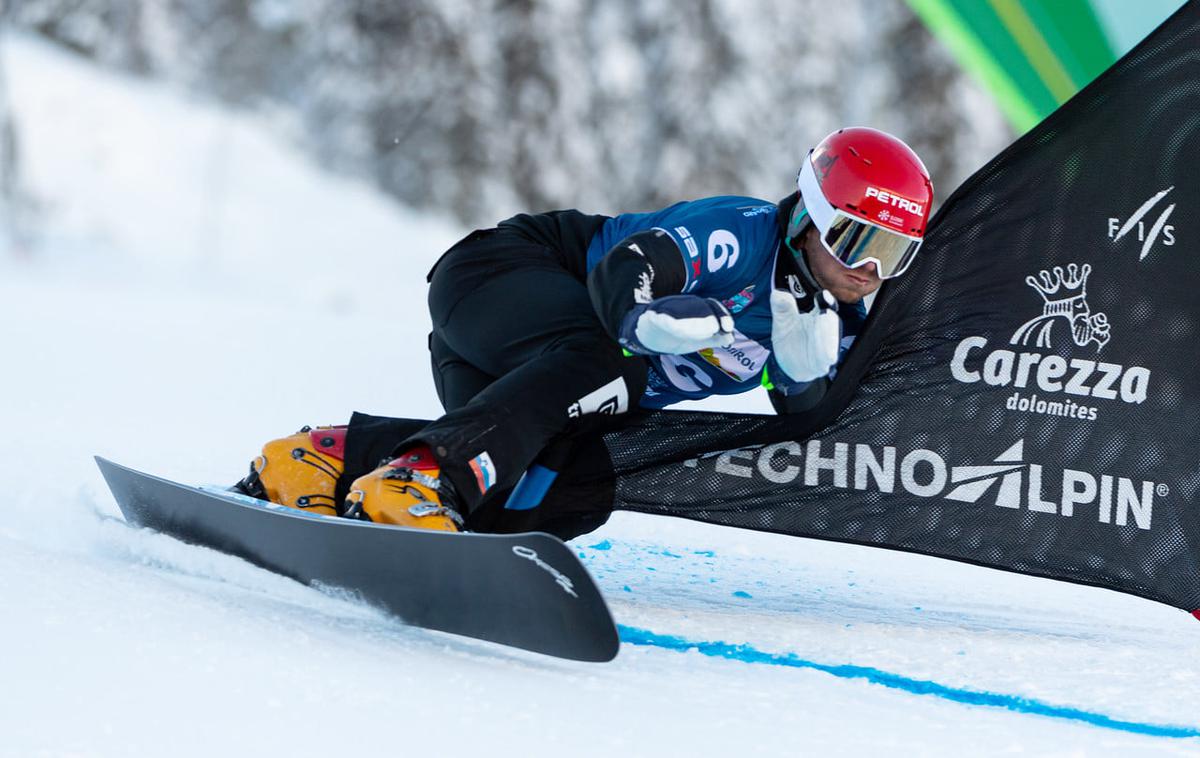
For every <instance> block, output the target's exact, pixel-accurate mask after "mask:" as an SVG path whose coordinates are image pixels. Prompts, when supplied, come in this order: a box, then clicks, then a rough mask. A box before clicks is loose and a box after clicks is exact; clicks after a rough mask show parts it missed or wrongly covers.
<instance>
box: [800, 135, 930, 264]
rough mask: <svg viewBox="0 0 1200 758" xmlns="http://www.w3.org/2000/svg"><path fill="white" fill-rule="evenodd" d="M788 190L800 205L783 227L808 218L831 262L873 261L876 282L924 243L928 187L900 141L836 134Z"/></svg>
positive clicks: (909, 258)
mask: <svg viewBox="0 0 1200 758" xmlns="http://www.w3.org/2000/svg"><path fill="white" fill-rule="evenodd" d="M796 185H797V187H798V189H799V190H800V196H801V198H802V199H803V203H800V204H798V205H797V206H796V210H795V211H793V212H792V219H791V225H790V226H789V229H797V230H798V229H802V228H803V225H802V222H803V220H804V219H805V217H808V218H811V219H812V222H813V224H814V225H816V227H817V230H818V231H819V232H820V234H821V241H822V242H824V243H825V247H826V248H827V249H828V250H829V252H830V253H831V254H832V255H833V257H835V258H837V259H838V260H839V261H841V263H842V264H843V265H845V266H848V267H850V268H857V267H858V266H862V265H864V264H866V263H867V262H868V261H874V263H875V267H876V269H877V270H878V271H879V276H880V277H882V278H884V279H887V278H889V277H893V276H899V275H900V274H902V273H904V270H905V269H907V268H908V266H909V264H910V263H912V261H913V258H914V257H915V256H916V254H917V249H918V248H920V247H921V241H922V240H923V239H924V237H925V225H926V223H927V222H928V221H929V207H930V205H932V204H933V183H932V182H931V181H929V172H928V171H926V170H925V164H923V163H921V159H920V158H918V157H917V154H916V153H914V152H913V151H912V148H910V147H909V146H908V145H906V144H904V142H902V141H901V140H899V139H897V138H895V137H893V136H892V135H890V134H887V133H885V132H881V131H878V130H877V129H867V128H865V127H852V128H849V129H839V130H838V131H836V132H834V133H833V134H831V135H829V136H828V137H826V138H825V139H823V140H821V142H820V144H818V145H817V146H816V147H815V148H813V149H812V150H811V151H810V152H809V154H808V157H807V158H806V159H805V160H804V164H803V165H802V166H801V167H800V175H799V176H798V177H797V179H796Z"/></svg>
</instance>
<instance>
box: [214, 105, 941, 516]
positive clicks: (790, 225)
mask: <svg viewBox="0 0 1200 758" xmlns="http://www.w3.org/2000/svg"><path fill="white" fill-rule="evenodd" d="M932 200H933V187H932V184H931V182H930V179H929V175H928V172H927V171H926V170H925V167H924V165H923V164H922V163H921V161H920V159H919V158H918V157H917V155H916V154H915V153H914V152H913V151H912V150H911V149H910V148H909V147H908V146H907V145H906V144H904V142H902V141H901V140H899V139H897V138H896V137H893V136H891V135H888V134H885V133H883V132H880V131H876V130H874V129H866V128H848V129H842V130H839V131H837V132H835V133H833V134H831V135H829V136H828V137H826V138H825V139H824V140H822V141H821V142H820V143H819V144H818V145H817V146H816V147H815V148H814V149H813V150H811V151H809V154H808V156H807V158H806V159H805V160H804V161H803V165H802V167H801V169H800V172H799V176H798V178H797V191H796V192H794V193H792V194H791V195H789V196H788V197H786V198H784V199H783V200H782V201H780V202H779V203H777V204H776V203H770V202H767V201H764V200H758V199H754V198H750V197H736V196H722V197H711V198H706V199H702V200H695V201H688V202H680V203H676V204H675V205H672V206H670V207H668V208H665V209H662V210H659V211H654V212H650V213H629V214H622V215H618V216H614V217H607V216H599V215H587V214H584V213H581V212H579V211H576V210H565V211H554V212H549V213H542V214H536V215H528V214H521V215H517V216H514V217H513V218H510V219H507V220H506V221H502V222H500V224H498V225H497V226H496V227H495V228H492V229H482V230H477V231H474V232H472V233H471V234H469V235H467V237H466V238H464V239H463V240H461V241H459V242H458V243H457V244H455V245H454V246H453V247H451V248H450V250H449V251H447V252H446V253H445V255H443V256H442V258H441V259H440V260H439V261H438V263H437V264H436V265H435V266H434V268H433V270H432V271H431V272H430V274H429V282H430V290H429V310H430V314H431V316H432V319H433V332H432V334H431V335H430V337H429V350H430V354H431V358H432V364H433V376H434V382H435V384H436V387H437V392H438V397H439V399H440V400H441V402H442V405H443V406H444V408H445V410H446V414H445V415H444V416H442V417H441V418H439V419H437V420H435V421H433V422H431V423H430V424H428V425H427V426H425V427H424V428H423V429H421V430H420V431H419V432H418V433H416V434H414V435H411V436H409V437H408V438H407V439H404V440H403V441H402V442H401V443H400V444H399V445H398V446H394V448H393V447H389V448H388V453H389V454H388V455H387V460H386V462H385V463H383V464H382V465H379V466H378V468H375V469H374V470H373V471H369V473H368V470H366V469H364V470H363V471H359V472H353V471H347V470H346V466H345V465H344V464H343V459H344V452H345V444H346V439H347V427H322V428H318V429H309V428H307V427H306V428H305V429H303V430H302V431H301V432H299V433H297V434H295V435H293V436H290V437H285V438H283V439H280V440H275V441H273V442H269V443H267V445H266V446H265V447H264V448H263V452H262V454H261V455H260V456H258V457H257V458H256V459H255V460H254V461H253V463H252V464H251V471H250V474H249V476H247V477H246V479H244V480H243V481H242V482H240V483H239V485H238V487H239V488H240V489H241V490H242V491H243V492H246V493H248V494H251V495H254V496H256V497H260V498H264V499H269V500H272V501H274V502H277V503H282V504H284V505H288V506H292V507H296V508H302V509H307V510H310V511H314V512H318V513H324V514H327V515H339V516H346V517H351V518H361V519H369V520H371V521H375V522H382V523H390V524H400V525H404V526H412V527H424V528H428V529H439V530H447V531H457V530H461V529H463V528H464V524H466V525H468V526H470V524H469V522H470V519H471V515H472V514H473V513H474V512H475V511H476V509H477V508H478V507H479V506H480V504H481V503H482V502H483V501H484V499H485V496H487V495H488V493H489V492H499V491H506V490H508V489H510V488H512V487H513V486H514V485H515V484H516V483H517V482H518V480H519V479H520V478H521V477H522V475H523V474H524V473H525V472H526V471H527V470H530V471H532V470H536V468H537V467H536V466H534V464H536V463H537V462H538V461H539V455H542V454H543V453H544V451H546V450H547V449H548V446H549V444H550V443H551V442H552V441H554V440H556V439H560V438H561V437H562V436H563V435H565V434H568V433H571V432H572V431H576V430H578V428H580V426H581V425H584V424H588V423H595V422H597V421H600V420H601V419H604V420H605V421H609V422H611V421H613V420H614V419H613V418H612V417H616V419H615V420H616V421H618V422H619V421H620V419H622V418H629V417H630V412H631V411H636V410H638V409H660V408H663V407H665V406H668V405H671V404H672V403H676V402H678V401H681V400H687V399H699V398H703V397H707V396H709V395H714V394H735V393H741V392H747V391H749V390H752V389H754V388H756V387H758V386H760V385H761V386H764V387H766V388H767V390H768V392H769V393H770V399H771V403H772V405H773V406H774V408H775V409H776V411H777V412H779V413H794V412H800V411H804V410H808V409H810V408H812V407H813V406H814V405H815V404H816V403H817V402H818V401H819V400H820V398H821V396H822V395H823V394H824V392H825V389H826V387H827V386H828V384H829V382H830V380H831V378H832V376H833V375H834V373H835V372H836V366H837V364H838V361H839V359H840V357H841V356H842V355H844V354H845V352H846V349H847V348H848V347H849V344H850V343H851V342H852V341H853V339H854V337H855V336H856V335H857V334H858V333H859V331H860V329H861V328H862V325H863V323H864V321H865V318H866V307H865V306H864V304H863V298H864V297H865V296H867V295H870V294H872V293H874V292H875V291H876V290H877V289H878V288H879V286H880V284H881V280H882V279H886V278H889V277H895V276H899V275H900V274H902V273H903V272H904V271H905V269H906V268H907V267H908V266H909V264H911V262H912V260H913V258H914V256H915V255H916V252H917V250H918V248H919V247H920V245H921V241H922V238H923V236H924V233H925V226H926V222H927V220H928V217H929V212H930V205H931V203H932ZM350 432H351V433H357V432H355V431H354V426H353V425H351V427H350ZM391 443H392V444H394V440H393V441H391ZM376 460H377V459H376ZM372 465H374V464H372ZM531 466H533V467H534V468H533V469H531ZM360 474H361V475H360ZM343 494H344V495H345V496H344V497H343Z"/></svg>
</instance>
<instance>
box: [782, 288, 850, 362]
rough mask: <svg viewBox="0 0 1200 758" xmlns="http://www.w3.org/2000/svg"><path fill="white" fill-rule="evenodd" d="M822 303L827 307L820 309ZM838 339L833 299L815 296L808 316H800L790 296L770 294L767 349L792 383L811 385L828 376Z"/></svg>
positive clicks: (835, 359)
mask: <svg viewBox="0 0 1200 758" xmlns="http://www.w3.org/2000/svg"><path fill="white" fill-rule="evenodd" d="M822 300H823V301H824V304H825V306H827V307H824V308H823V307H822V303H821V301H822ZM841 338H842V337H841V325H840V324H839V319H838V315H837V311H835V310H833V296H832V295H830V294H829V292H828V291H827V290H821V291H820V292H818V293H817V297H816V298H815V299H814V302H813V307H812V310H810V311H809V312H808V313H801V312H800V308H799V307H798V306H797V305H796V298H795V297H793V296H792V295H791V294H790V293H788V292H784V291H783V290H774V291H773V292H771V349H772V351H773V352H774V353H775V360H776V361H778V363H779V367H780V368H782V369H783V370H784V373H786V374H787V375H788V378H790V379H791V380H792V381H794V382H811V381H813V380H814V379H819V378H821V377H823V376H825V375H826V374H828V373H829V370H830V369H831V368H833V367H834V366H835V365H836V364H837V359H838V343H839V342H840V341H841Z"/></svg>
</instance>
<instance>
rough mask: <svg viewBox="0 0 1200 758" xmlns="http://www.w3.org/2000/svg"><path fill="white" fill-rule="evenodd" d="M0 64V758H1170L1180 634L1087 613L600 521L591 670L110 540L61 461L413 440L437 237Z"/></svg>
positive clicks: (85, 74) (346, 192)
mask: <svg viewBox="0 0 1200 758" xmlns="http://www.w3.org/2000/svg"><path fill="white" fill-rule="evenodd" d="M4 54H5V61H4V62H5V64H6V65H7V70H8V75H9V78H10V82H9V86H10V97H11V100H12V105H13V107H14V109H15V116H16V120H17V126H18V128H19V129H20V138H21V148H22V157H23V159H24V170H25V180H26V183H27V190H28V191H29V192H30V194H31V195H32V197H33V199H34V201H35V202H36V204H37V207H38V213H39V219H40V229H41V232H40V234H39V236H38V237H37V238H36V240H35V242H34V244H33V246H32V247H31V249H30V250H28V251H26V252H25V253H19V252H13V253H10V254H9V255H7V256H6V257H4V258H3V259H0V348H2V350H3V353H2V354H3V356H4V360H5V370H4V372H3V374H2V375H0V391H2V396H3V397H4V398H5V403H4V406H3V407H4V421H5V423H6V430H5V433H4V434H3V435H0V477H2V479H3V481H4V482H6V484H7V485H8V496H7V497H6V498H5V499H4V501H3V503H2V504H0V575H2V576H3V582H2V583H0V609H2V611H0V619H2V620H3V623H0V651H2V652H0V683H2V684H0V755H4V756H9V755H12V756H26V755H112V756H130V755H147V756H157V755H168V754H169V755H184V756H188V755H197V756H211V755H226V754H229V755H243V754H259V755H283V754H287V755H331V754H345V755H415V754H433V755H509V754H512V755H525V754H532V755H606V756H608V755H619V754H640V755H687V754H694V755H729V754H742V755H760V754H774V755H794V754H813V755H829V754H839V755H846V754H860V755H885V754H892V753H895V754H927V755H1009V754H1037V755H1121V756H1129V755H1142V754H1147V755H1148V754H1155V755H1170V754H1180V755H1184V754H1193V755H1194V754H1197V753H1198V752H1200V737H1198V736H1197V735H1200V707H1198V706H1200V660H1198V656H1197V655H1196V652H1197V649H1198V647H1200V645H1198V643H1200V625H1198V624H1197V623H1196V622H1195V620H1194V619H1192V618H1190V617H1189V616H1188V615H1187V614H1185V613H1181V612H1179V611H1177V610H1174V609H1171V608H1168V607H1166V606H1162V605H1157V604H1154V603H1150V602H1147V601H1143V600H1139V599H1136V598H1133V597H1127V596H1123V595H1119V594H1116V593H1112V592H1107V591H1103V590H1099V589H1091V588H1085V587H1078V586H1072V585H1068V584H1061V583H1055V582H1050V581H1044V580H1038V579H1033V578H1029V577H1022V576H1017V575H1012V574H1005V573H1001V572H997V571H989V570H986V569H982V568H977V567H973V566H967V565H962V564H957V563H951V562H946V561H939V560H934V559H929V558H923V557H919V556H913V555H906V554H899V553H892V552H888V551H881V550H872V549H868V548H861V547H853V546H846V545H836V544H828V543H821V542H816V541H810V540H800V539H794V538H788V537H781V536H773V535H764V534H756V533H752V532H746V531H737V530H731V529H722V528H716V527H711V526H705V525H700V524H693V523H688V522H683V521H674V520H667V519H656V518H653V517H642V516H634V515H630V514H618V515H617V516H615V517H614V518H613V519H612V521H611V522H610V523H609V524H608V525H607V526H605V527H604V528H603V529H601V530H599V531H598V532H595V533H593V534H590V535H586V536H584V537H582V538H580V539H579V540H576V541H575V542H574V543H573V544H574V546H575V547H576V548H577V550H578V552H579V553H580V555H581V556H582V557H583V560H584V562H585V563H586V564H587V565H588V567H589V568H590V569H591V571H592V573H593V574H594V575H595V577H596V578H597V580H598V582H599V584H600V586H601V588H602V589H603V591H604V592H605V594H606V596H607V597H608V598H609V600H610V603H611V607H612V610H613V613H614V615H615V617H616V619H617V621H618V623H619V624H620V625H621V627H622V634H623V637H624V638H625V640H626V644H624V645H623V647H622V650H621V653H620V655H619V656H618V658H617V659H616V660H615V661H614V662H612V663H610V664H604V665H595V664H581V663H572V662H566V661H561V660H557V659H552V658H546V657H542V656H538V655H535V654H531V653H524V652H520V651H513V650H509V649H506V648H502V647H498V646H494V645H490V644H487V643H481V642H475V641H471V640H466V639H461V638H457V637H453V636H450V635H445V634H439V633H434V632H427V631H422V630H418V629H412V628H407V627H405V626H403V625H402V624H400V623H398V622H397V621H395V620H393V619H391V618H388V617H386V616H384V615H382V614H381V613H379V612H377V611H375V610H373V609H371V608H369V607H365V606H363V605H361V604H359V603H357V602H355V601H354V600H352V599H350V598H347V597H342V596H339V595H337V593H323V592H321V591H318V590H316V589H312V588H308V587H304V586H301V585H299V584H297V583H295V582H292V581H290V580H287V579H284V578H281V577H279V576H276V575H274V574H271V573H269V572H267V571H264V570H261V569H258V568H255V567H253V566H251V565H249V564H247V563H245V562H243V561H241V560H238V559H235V558H232V557H229V556H226V555H222V554H220V553H217V552H214V551H212V550H207V549H204V548H199V547H193V546H188V545H185V544H182V543H180V542H177V541H175V540H173V539H170V538H168V537H165V536H163V535H159V534H154V533H151V532H148V531H144V530H138V529H132V528H130V527H128V526H126V525H125V524H124V522H123V521H122V520H121V518H120V515H119V513H118V511H117V509H116V506H115V504H114V502H113V500H112V498H111V496H110V495H109V494H108V492H107V490H106V488H105V487H104V485H103V483H102V481H101V479H100V477H99V475H98V473H97V471H96V469H95V467H94V465H93V463H92V461H91V456H92V455H93V454H101V455H104V456H106V457H109V458H112V459H114V460H116V461H118V462H120V463H124V464H126V465H129V466H132V467H135V468H139V469H142V470H146V471H150V472H154V473H157V474H159V475H162V476H165V477H168V478H172V479H176V480H179V481H184V482H192V483H226V482H231V481H233V480H235V479H236V478H238V477H239V476H240V475H241V474H242V473H243V471H244V469H245V467H246V464H247V461H248V460H249V459H250V458H251V457H252V456H253V455H254V454H255V453H256V452H257V448H258V446H259V445H260V444H261V443H262V442H263V441H265V440H267V439H270V438H272V437H275V436H279V435H281V434H283V433H288V432H291V431H294V430H295V429H296V428H298V427H299V426H300V425H302V424H305V423H312V424H315V423H339V422H343V421H345V420H346V419H347V417H348V416H349V414H350V412H351V411H353V410H356V409H358V410H363V411H367V412H373V413H379V414H388V415H395V416H432V415H435V414H436V413H437V412H438V405H437V401H436V397H435V395H434V391H433V386H432V382H431V380H430V378H429V376H428V368H427V358H426V355H425V338H424V335H425V333H426V330H427V317H426V315H425V309H424V273H425V271H426V270H427V268H428V266H429V264H430V263H431V262H432V261H433V260H434V259H435V258H436V256H437V254H438V253H439V251H440V250H442V249H444V248H445V247H446V246H448V245H449V244H450V243H452V242H453V241H454V239H455V238H456V237H457V236H458V235H460V234H461V233H462V232H463V230H461V229H457V228H455V227H454V226H453V225H452V224H450V223H448V222H446V221H443V220H439V219H436V218H428V217H417V216H415V215H413V214H411V213H407V212H405V211H404V210H403V209H397V208H395V207H394V206H392V205H390V204H389V203H388V202H387V201H386V200H384V199H382V198H381V197H379V196H377V195H375V194H373V193H372V192H371V191H370V190H368V189H366V188H365V187H364V186H362V185H360V184H356V183H354V182H352V181H349V180H347V179H344V178H338V177H334V176H330V175H328V174H325V173H322V172H321V171H320V170H318V169H317V168H315V167H313V166H312V165H310V164H309V163H308V162H306V161H305V160H304V159H303V158H302V157H301V154H300V152H299V151H297V150H295V149H293V148H291V147H288V146H286V144H284V143H282V142H280V141H279V140H278V139H277V138H274V137H271V136H269V135H272V134H275V133H277V132H276V131H274V130H271V129H268V128H265V126H264V125H263V124H262V123H260V122H259V121H257V120H255V119H254V118H252V117H249V116H246V115H237V114H231V113H229V112H227V111H223V110H221V109H218V108H216V107H213V106H212V105H209V104H205V103H202V102H194V101H192V100H190V99H189V98H187V97H186V96H184V95H181V94H180V93H178V92H176V91H173V90H169V89H164V88H162V87H161V86H159V85H155V84H151V83H147V82H142V81H136V80H130V79H126V78H122V77H117V76H114V75H111V74H104V73H100V72H98V71H96V70H94V69H92V68H90V67H89V66H88V65H86V64H84V63H82V62H79V61H77V60H74V59H72V58H70V57H68V56H66V55H64V54H62V53H58V52H55V51H52V50H50V49H48V48H45V47H42V46H41V45H39V44H37V43H34V42H31V41H29V40H25V39H20V38H18V39H10V40H8V45H7V46H6V49H5V52H4ZM734 189H736V188H731V190H734ZM531 307H536V306H535V305H531ZM726 402H730V401H726ZM734 403H735V404H734V405H727V406H725V407H733V408H737V409H739V410H763V409H764V408H765V402H764V401H763V400H762V399H761V398H751V399H746V398H743V399H742V400H740V401H734ZM710 407H712V406H710Z"/></svg>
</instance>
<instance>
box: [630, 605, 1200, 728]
mask: <svg viewBox="0 0 1200 758" xmlns="http://www.w3.org/2000/svg"><path fill="white" fill-rule="evenodd" d="M617 629H618V630H619V631H620V634H621V641H622V642H625V643H627V644H630V645H650V646H653V647H661V648H665V649H667V650H675V651H679V652H686V651H689V650H694V651H696V652H698V653H700V654H702V655H708V656H712V657H714V658H728V659H729V660H734V661H742V662H744V663H765V664H768V665H771V666H789V667H791V668H798V669H809V670H811V671H821V672H823V673H826V674H830V675H832V676H836V677H840V678H842V679H864V680H866V681H868V682H870V683H872V684H879V685H882V686H884V687H890V688H892V689H896V690H903V691H904V692H909V693H912V694H914V695H931V696H933V697H939V698H942V699H943V700H950V701H953V702H955V703H964V704H966V705H984V706H990V707H992V708H1006V709H1008V710H1010V711H1016V712H1017V713H1028V714H1033V715H1037V716H1048V717H1050V718H1057V719H1067V720H1070V721H1080V722H1083V723H1085V724H1090V725H1092V726H1098V727H1102V728H1104V729H1116V730H1118V731H1122V732H1132V733H1134V734H1145V735H1150V736H1152V737H1182V738H1187V737H1200V729H1198V728H1195V727H1187V726H1169V725H1162V724H1147V723H1143V722H1140V721H1122V720H1121V719H1116V718H1113V717H1111V716H1106V715H1104V714H1103V713H1094V712H1092V711H1084V710H1080V709H1078V708H1068V707H1064V706H1058V705H1052V704H1050V703H1044V702H1042V701H1040V700H1034V699H1032V698H1026V697H1020V696H1018V695H1005V694H1001V693H997V692H983V691H980V690H967V689H960V688H958V687H950V686H947V685H945V684H938V683H937V682H931V681H928V680H925V679H912V678H910V677H907V676H903V675H901V674H893V673H891V672H888V671H882V670H880V669H876V668H871V667H869V666H851V665H847V664H842V665H831V664H827V663H817V662H816V661H810V660H806V659H804V658H800V657H799V656H797V655H795V654H793V653H767V652H763V651H761V650H757V649H755V648H754V647H751V646H750V645H734V644H731V643H728V642H703V641H698V640H689V639H686V638H684V637H676V636H674V635H669V634H657V633H655V632H652V631H650V630H648V629H638V628H636V627H632V626H624V625H618V627H617Z"/></svg>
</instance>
